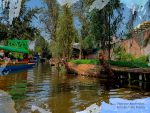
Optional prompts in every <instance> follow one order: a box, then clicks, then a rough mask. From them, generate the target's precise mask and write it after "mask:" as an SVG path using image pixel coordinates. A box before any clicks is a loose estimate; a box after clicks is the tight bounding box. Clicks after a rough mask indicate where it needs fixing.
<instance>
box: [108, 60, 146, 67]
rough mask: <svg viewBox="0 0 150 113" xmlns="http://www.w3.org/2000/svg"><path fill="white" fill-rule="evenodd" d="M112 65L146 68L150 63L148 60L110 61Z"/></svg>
mask: <svg viewBox="0 0 150 113" xmlns="http://www.w3.org/2000/svg"><path fill="white" fill-rule="evenodd" d="M109 63H110V64H111V65H115V66H120V67H129V68H146V67H148V64H147V63H146V62H137V61H109Z"/></svg>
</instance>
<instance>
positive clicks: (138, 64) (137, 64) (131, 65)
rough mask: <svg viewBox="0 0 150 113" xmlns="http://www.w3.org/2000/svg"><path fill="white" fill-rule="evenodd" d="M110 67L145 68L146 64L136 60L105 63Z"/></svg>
mask: <svg viewBox="0 0 150 113" xmlns="http://www.w3.org/2000/svg"><path fill="white" fill-rule="evenodd" d="M70 62H72V63H75V64H95V65H98V64H100V62H99V60H97V59H81V60H80V59H78V60H71V61H70ZM107 62H108V63H110V64H111V65H114V66H119V67H129V68H147V67H148V64H147V62H141V61H137V60H133V61H107Z"/></svg>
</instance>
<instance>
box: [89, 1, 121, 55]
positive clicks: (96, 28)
mask: <svg viewBox="0 0 150 113" xmlns="http://www.w3.org/2000/svg"><path fill="white" fill-rule="evenodd" d="M116 15H117V16H116ZM89 19H90V22H91V34H93V36H94V39H95V42H97V47H101V48H102V49H107V50H109V53H110V48H111V47H110V41H111V37H110V36H113V35H115V34H116V32H117V29H118V27H119V23H120V22H121V21H122V9H121V4H120V1H119V0H111V1H110V2H109V3H108V4H107V5H106V6H105V7H104V8H103V9H101V10H96V9H95V10H93V11H92V12H91V13H90V15H89Z"/></svg>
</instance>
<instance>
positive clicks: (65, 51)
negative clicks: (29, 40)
mask: <svg viewBox="0 0 150 113" xmlns="http://www.w3.org/2000/svg"><path fill="white" fill-rule="evenodd" d="M57 24H58V26H57V31H56V39H55V40H53V41H52V42H51V44H52V45H51V51H52V55H53V57H59V58H61V57H67V58H70V56H71V51H72V43H73V42H74V40H75V37H76V30H75V27H74V24H73V15H72V12H71V9H70V8H69V7H68V6H67V5H64V6H63V12H61V13H60V15H59V19H58V23H57Z"/></svg>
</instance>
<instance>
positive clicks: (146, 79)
mask: <svg viewBox="0 0 150 113" xmlns="http://www.w3.org/2000/svg"><path fill="white" fill-rule="evenodd" d="M144 81H147V79H146V75H145V73H144Z"/></svg>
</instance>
